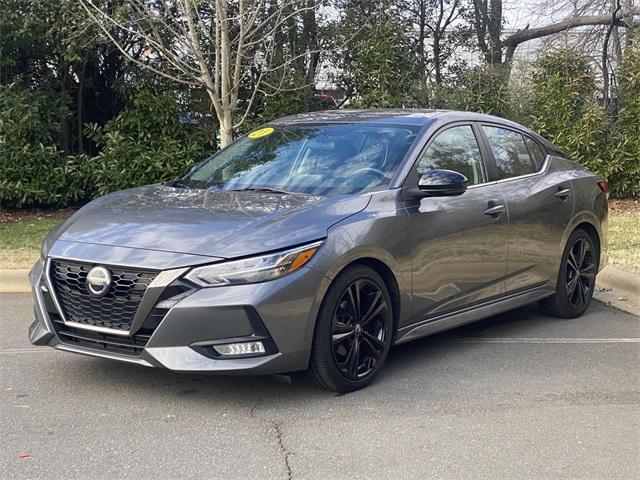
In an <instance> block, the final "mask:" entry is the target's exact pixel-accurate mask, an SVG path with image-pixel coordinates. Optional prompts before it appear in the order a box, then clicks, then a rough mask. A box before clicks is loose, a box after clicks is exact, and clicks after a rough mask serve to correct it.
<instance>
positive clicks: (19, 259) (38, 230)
mask: <svg viewBox="0 0 640 480" xmlns="http://www.w3.org/2000/svg"><path fill="white" fill-rule="evenodd" d="M65 219H66V216H46V217H39V216H36V215H34V216H24V217H22V218H20V219H18V220H17V221H11V222H6V223H5V222H3V223H0V268H31V266H32V265H33V264H34V262H35V261H36V260H37V259H38V256H39V255H40V247H41V246H42V241H43V240H44V237H45V235H46V234H47V232H48V231H49V230H51V229H52V228H53V227H55V226H56V225H57V224H59V223H60V222H63V221H64V220H65Z"/></svg>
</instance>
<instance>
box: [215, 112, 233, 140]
mask: <svg viewBox="0 0 640 480" xmlns="http://www.w3.org/2000/svg"><path fill="white" fill-rule="evenodd" d="M218 123H219V125H220V148H225V147H227V146H229V145H231V143H232V142H233V115H232V114H231V111H229V110H223V111H222V118H218Z"/></svg>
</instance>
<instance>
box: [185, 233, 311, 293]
mask: <svg viewBox="0 0 640 480" xmlns="http://www.w3.org/2000/svg"><path fill="white" fill-rule="evenodd" d="M321 244H322V242H314V243H311V244H308V245H304V246H302V247H296V248H292V249H290V250H285V251H283V252H278V253H273V254H269V255H263V256H260V257H253V258H247V259H245V260H236V261H233V262H223V263H218V264H215V265H207V266H204V267H198V268H194V269H193V270H191V271H190V272H189V273H188V274H187V275H185V277H184V278H186V279H187V280H189V281H191V282H193V283H195V284H196V285H200V286H201V287H221V286H224V285H241V284H246V283H258V282H266V281H267V280H273V279H276V278H280V277H284V276H285V275H288V274H290V273H293V272H295V271H296V270H298V269H299V268H301V267H302V266H303V265H304V264H306V263H307V262H308V261H309V260H311V259H312V258H313V256H314V255H315V254H316V252H317V251H318V249H319V248H320V245H321Z"/></svg>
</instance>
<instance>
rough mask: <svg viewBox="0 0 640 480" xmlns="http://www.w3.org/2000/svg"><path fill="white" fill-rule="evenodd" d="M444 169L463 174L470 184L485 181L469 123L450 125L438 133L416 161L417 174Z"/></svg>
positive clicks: (485, 176)
mask: <svg viewBox="0 0 640 480" xmlns="http://www.w3.org/2000/svg"><path fill="white" fill-rule="evenodd" d="M433 169H446V170H453V171H455V172H458V173H461V174H463V175H464V176H465V177H467V178H468V179H469V184H470V185H476V184H478V183H484V182H486V181H487V173H486V171H485V169H484V163H483V162H482V155H481V154H480V147H478V141H477V140H476V136H475V135H474V133H473V129H472V128H471V125H461V126H459V127H452V128H449V129H447V130H445V131H444V132H442V133H440V134H438V136H437V137H436V138H435V140H434V141H433V142H431V145H429V148H427V150H425V152H424V153H423V154H422V157H421V158H420V161H419V162H418V174H420V175H422V174H423V173H425V172H427V171H428V170H433Z"/></svg>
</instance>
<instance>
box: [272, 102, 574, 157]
mask: <svg viewBox="0 0 640 480" xmlns="http://www.w3.org/2000/svg"><path fill="white" fill-rule="evenodd" d="M436 121H438V123H449V122H457V121H471V122H490V123H498V124H501V125H504V126H506V127H513V128H516V129H519V130H522V131H525V132H526V133H528V134H529V135H531V136H533V137H534V138H536V139H537V140H538V141H540V142H541V143H542V144H543V145H544V146H545V147H546V148H547V150H550V151H551V152H552V153H554V154H558V155H560V156H565V155H564V154H563V153H562V152H561V151H560V149H558V147H556V146H555V145H553V144H552V143H551V142H549V141H548V140H547V139H545V138H544V137H541V136H540V135H539V134H537V133H536V132H533V131H532V130H530V129H528V128H527V127H525V126H523V125H520V124H519V123H516V122H512V121H511V120H507V119H505V118H501V117H496V116H494V115H488V114H486V113H477V112H465V111H459V110H440V109H419V108H398V109H362V110H348V109H345V110H322V111H318V112H309V113H299V114H297V115H290V116H288V117H282V118H279V119H277V120H273V121H272V122H269V125H282V126H286V125H304V124H309V125H313V124H316V125H317V124H323V123H384V124H397V125H414V126H419V127H423V126H426V125H428V124H430V123H433V122H436Z"/></svg>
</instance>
